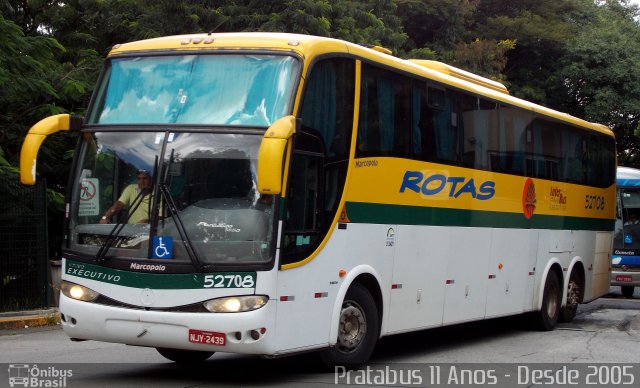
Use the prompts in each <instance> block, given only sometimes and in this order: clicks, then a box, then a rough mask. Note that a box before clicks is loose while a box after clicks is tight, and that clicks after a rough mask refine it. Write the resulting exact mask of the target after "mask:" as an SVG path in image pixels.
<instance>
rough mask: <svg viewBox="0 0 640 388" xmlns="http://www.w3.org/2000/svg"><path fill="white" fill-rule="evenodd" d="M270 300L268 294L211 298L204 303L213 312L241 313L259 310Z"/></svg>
mask: <svg viewBox="0 0 640 388" xmlns="http://www.w3.org/2000/svg"><path fill="white" fill-rule="evenodd" d="M268 300H269V298H268V297H267V296H266V295H246V296H230V297H227V298H218V299H211V300H208V301H206V302H204V303H203V304H204V307H205V308H206V309H207V310H209V311H211V312H212V313H241V312H245V311H252V310H257V309H259V308H260V307H262V306H264V305H265V304H267V301H268Z"/></svg>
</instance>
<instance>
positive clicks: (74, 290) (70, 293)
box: [60, 281, 100, 302]
mask: <svg viewBox="0 0 640 388" xmlns="http://www.w3.org/2000/svg"><path fill="white" fill-rule="evenodd" d="M60 291H62V293H63V294H64V295H65V296H67V297H69V298H71V299H77V300H81V301H83V302H92V301H94V300H96V299H97V298H98V296H100V294H98V293H97V292H95V291H93V290H92V289H90V288H87V287H84V286H81V285H79V284H75V283H69V282H67V281H62V284H61V285H60Z"/></svg>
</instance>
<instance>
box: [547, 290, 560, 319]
mask: <svg viewBox="0 0 640 388" xmlns="http://www.w3.org/2000/svg"><path fill="white" fill-rule="evenodd" d="M558 295H559V294H558V287H556V286H555V285H554V284H552V285H551V286H550V287H549V297H548V300H547V316H548V317H549V318H551V319H554V318H555V317H556V313H557V311H558Z"/></svg>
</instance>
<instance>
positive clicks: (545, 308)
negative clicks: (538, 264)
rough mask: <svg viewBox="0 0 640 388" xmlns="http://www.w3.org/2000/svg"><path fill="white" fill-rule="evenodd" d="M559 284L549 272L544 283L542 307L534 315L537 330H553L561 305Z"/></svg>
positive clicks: (553, 274)
mask: <svg viewBox="0 0 640 388" xmlns="http://www.w3.org/2000/svg"><path fill="white" fill-rule="evenodd" d="M561 296H562V293H561V292H560V282H559V280H558V275H556V273H555V272H554V271H552V270H551V271H549V273H548V274H547V279H546V281H545V282H544V293H543V296H542V306H541V308H540V311H538V312H537V313H536V326H537V327H538V329H539V330H542V331H549V330H553V328H554V327H555V326H556V323H558V318H559V316H560V304H561V303H562V298H561Z"/></svg>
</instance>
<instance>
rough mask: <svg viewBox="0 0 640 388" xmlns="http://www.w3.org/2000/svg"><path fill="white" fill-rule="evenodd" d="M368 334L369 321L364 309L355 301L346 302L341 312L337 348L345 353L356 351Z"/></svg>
mask: <svg viewBox="0 0 640 388" xmlns="http://www.w3.org/2000/svg"><path fill="white" fill-rule="evenodd" d="M366 333H367V320H366V318H365V315H364V312H363V311H362V307H360V305H359V304H357V303H355V302H353V301H345V303H344V304H343V305H342V311H341V312H340V326H339V327H338V343H337V346H336V347H337V348H338V350H340V351H341V352H343V353H349V352H352V351H354V350H355V349H356V348H357V347H358V346H359V345H360V344H361V343H362V340H363V339H364V336H365V334H366Z"/></svg>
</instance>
